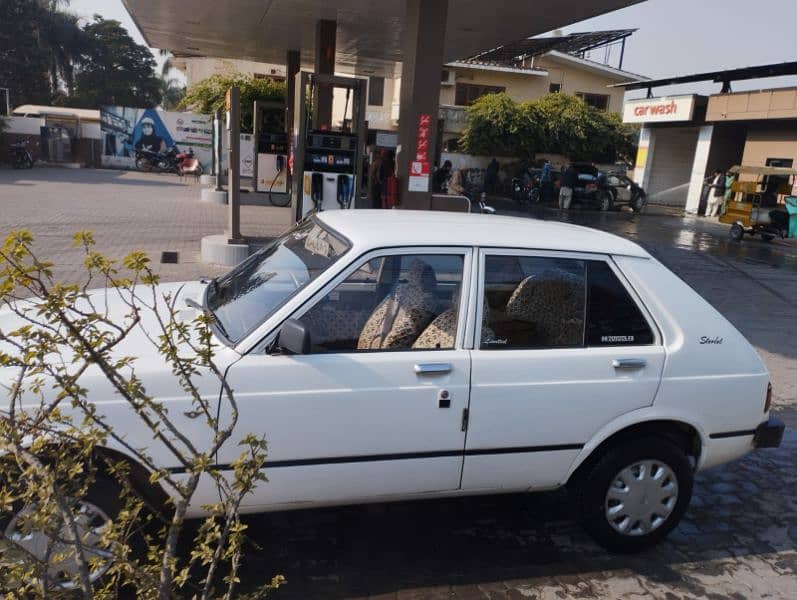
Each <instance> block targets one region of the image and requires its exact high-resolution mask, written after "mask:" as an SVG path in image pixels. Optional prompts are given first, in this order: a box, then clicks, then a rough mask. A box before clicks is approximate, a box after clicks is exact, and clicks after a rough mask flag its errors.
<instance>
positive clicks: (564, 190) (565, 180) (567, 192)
mask: <svg viewBox="0 0 797 600" xmlns="http://www.w3.org/2000/svg"><path fill="white" fill-rule="evenodd" d="M576 183H578V173H577V172H576V168H575V167H574V166H573V165H569V166H568V167H567V169H566V170H565V172H564V175H562V186H561V187H560V188H559V208H563V209H564V210H570V202H572V200H573V188H574V187H576Z"/></svg>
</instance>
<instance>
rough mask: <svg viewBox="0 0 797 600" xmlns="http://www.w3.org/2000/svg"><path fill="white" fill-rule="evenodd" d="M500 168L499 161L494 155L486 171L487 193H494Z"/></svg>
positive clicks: (485, 189) (485, 185) (485, 186)
mask: <svg viewBox="0 0 797 600" xmlns="http://www.w3.org/2000/svg"><path fill="white" fill-rule="evenodd" d="M498 169H499V165H498V161H497V160H496V159H495V157H493V160H491V161H490V164H489V165H487V170H486V171H485V173H484V192H485V193H486V194H492V193H493V192H494V191H495V184H496V182H497V181H498Z"/></svg>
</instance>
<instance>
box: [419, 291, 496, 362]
mask: <svg viewBox="0 0 797 600" xmlns="http://www.w3.org/2000/svg"><path fill="white" fill-rule="evenodd" d="M459 294H460V287H459V286H458V287H457V289H456V291H455V292H454V294H453V297H452V300H451V302H452V305H451V308H449V309H448V310H446V311H445V312H443V313H442V314H441V315H440V316H438V317H437V318H436V319H435V320H434V321H432V322H431V323H429V326H428V327H427V328H426V329H424V330H423V333H422V334H421V335H420V336H418V339H417V340H415V343H414V344H413V345H412V347H413V349H414V350H438V349H451V348H453V347H454V343H455V338H456V335H457V315H458V314H459ZM483 302H484V305H483V310H482V340H481V343H482V344H484V343H485V342H490V341H492V340H493V339H495V334H494V333H493V332H492V330H491V329H490V328H489V327H487V320H488V318H489V311H490V307H489V306H488V305H487V297H486V296H485V297H484V300H483Z"/></svg>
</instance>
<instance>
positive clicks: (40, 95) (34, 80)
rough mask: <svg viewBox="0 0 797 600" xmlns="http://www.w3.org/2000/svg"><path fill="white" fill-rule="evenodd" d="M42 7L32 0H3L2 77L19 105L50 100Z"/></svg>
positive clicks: (0, 6) (0, 16) (0, 9)
mask: <svg viewBox="0 0 797 600" xmlns="http://www.w3.org/2000/svg"><path fill="white" fill-rule="evenodd" d="M40 11H41V7H40V6H39V5H38V4H36V3H35V2H31V1H30V0H3V1H2V2H0V81H2V82H3V84H2V85H3V87H7V88H9V89H10V93H11V99H12V101H13V102H14V104H15V105H21V104H27V103H31V104H47V103H49V101H50V96H51V94H50V86H49V83H48V75H47V73H48V69H49V66H48V65H49V58H48V56H47V52H46V50H45V48H44V47H43V45H42V44H40V36H39V31H38V28H37V18H38V15H39V13H40Z"/></svg>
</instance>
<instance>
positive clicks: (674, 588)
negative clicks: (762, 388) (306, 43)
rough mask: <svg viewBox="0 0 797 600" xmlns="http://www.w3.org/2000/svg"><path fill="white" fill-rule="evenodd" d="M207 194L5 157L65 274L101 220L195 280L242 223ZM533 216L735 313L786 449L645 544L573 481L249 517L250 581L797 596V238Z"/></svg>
mask: <svg viewBox="0 0 797 600" xmlns="http://www.w3.org/2000/svg"><path fill="white" fill-rule="evenodd" d="M198 196H199V189H198V187H197V186H196V185H193V184H189V183H181V182H179V180H177V178H175V177H172V176H152V175H142V174H135V173H115V172H108V171H65V170H53V169H47V170H45V169H34V170H33V171H27V172H23V173H20V172H13V171H3V170H0V233H5V232H7V231H8V230H9V229H11V228H14V227H27V228H29V229H31V230H33V231H34V233H35V234H36V235H37V239H38V240H39V243H40V247H41V250H42V254H43V255H46V256H50V257H53V256H54V257H55V258H56V260H57V262H58V263H59V265H58V273H59V274H60V275H62V276H63V277H65V278H69V277H73V276H74V275H75V274H76V273H77V272H78V265H79V256H78V255H77V254H76V253H75V252H74V251H73V250H71V249H70V248H69V239H70V235H71V233H72V232H73V231H75V230H77V229H84V228H91V229H93V230H94V231H95V232H96V235H97V239H98V241H99V246H100V249H101V250H103V251H105V252H107V253H109V254H111V255H113V256H122V255H124V254H125V253H126V252H129V251H130V250H132V249H135V248H142V249H144V250H147V251H149V252H150V253H152V254H153V255H155V258H156V260H157V258H158V257H159V254H160V252H162V251H164V250H173V251H178V252H179V253H180V263H179V264H178V265H160V269H159V270H160V271H161V272H162V274H163V276H164V278H165V279H166V280H180V279H189V278H195V277H197V276H199V275H201V274H215V273H217V272H218V271H219V270H218V269H213V268H210V267H206V266H203V265H201V264H200V263H199V262H198V249H199V240H200V238H201V237H202V236H203V235H207V234H212V233H220V232H221V230H222V229H223V227H224V222H225V207H218V206H208V205H201V204H199V202H198ZM509 208H511V207H510V206H509V205H507V206H506V207H504V206H500V205H499V209H501V210H502V212H508V211H507V210H506V209H509ZM533 216H535V217H537V218H543V219H560V220H568V221H571V222H575V223H581V224H586V225H589V226H593V227H597V228H600V229H604V230H607V231H611V232H614V233H617V234H619V235H623V236H625V237H629V238H631V239H633V240H635V241H637V242H639V243H641V244H642V245H644V246H645V247H646V248H648V250H649V251H650V252H652V253H653V254H654V255H655V256H657V257H658V258H659V259H660V260H661V261H662V262H664V263H665V264H666V265H668V266H669V267H670V268H671V269H673V270H674V271H675V272H676V273H678V275H680V276H681V277H682V278H684V279H685V280H686V281H687V282H688V283H690V284H691V285H692V286H693V287H694V288H695V289H697V291H698V292H700V293H701V294H702V295H703V296H704V297H705V298H706V299H707V300H709V302H711V303H712V304H713V305H714V306H716V307H717V308H718V309H719V310H720V311H721V312H722V313H723V314H725V315H726V316H727V317H728V318H729V319H730V320H731V321H732V322H733V323H734V324H735V325H736V326H737V327H739V329H740V330H741V331H742V332H744V334H745V335H746V336H747V337H748V339H750V340H751V341H752V342H753V344H755V346H756V347H757V348H758V349H759V351H760V352H761V354H762V356H763V357H764V359H765V361H766V363H767V365H768V367H769V369H770V371H771V373H772V379H773V384H774V386H775V394H776V398H775V402H776V406H777V409H778V413H779V414H780V415H781V417H782V418H784V420H786V422H787V424H788V425H789V430H788V431H787V433H786V438H785V442H784V445H783V447H781V448H779V449H777V450H766V451H761V452H758V453H755V454H753V455H751V456H749V457H746V458H745V459H743V460H741V461H738V462H736V463H734V464H731V465H726V466H723V467H720V468H717V469H714V470H711V471H709V472H707V473H704V474H701V475H700V476H699V477H698V479H697V484H696V488H695V497H694V499H693V502H692V505H691V507H690V509H689V511H688V513H687V516H686V518H685V520H684V522H683V523H682V524H681V526H680V527H678V529H677V530H676V531H675V532H674V533H673V534H672V535H671V536H670V537H669V539H668V540H667V541H666V542H665V543H663V544H662V545H660V546H659V547H658V548H656V549H654V550H651V551H649V552H647V553H644V554H642V555H639V556H635V557H626V556H611V555H608V554H606V553H605V552H603V551H602V550H601V549H600V548H598V547H597V546H596V545H595V544H593V543H592V542H591V541H590V540H589V539H588V538H587V537H586V536H585V535H584V534H583V533H582V531H581V530H580V529H579V527H578V526H577V525H576V524H575V523H574V522H573V521H572V520H571V519H570V518H569V515H568V514H567V512H566V510H565V509H564V506H565V503H564V498H563V496H562V495H560V494H541V495H535V496H513V497H489V498H477V499H469V500H457V501H438V502H422V503H399V504H390V505H378V506H369V507H351V508H343V509H325V510H317V511H303V512H296V513H279V514H272V515H263V516H258V517H253V518H249V519H248V523H249V524H250V526H251V531H252V532H253V533H254V538H255V541H256V543H257V544H258V545H259V547H260V548H259V549H257V550H254V551H253V552H252V553H251V554H250V556H249V558H248V561H247V563H246V565H245V568H244V572H243V573H242V579H243V582H244V586H245V587H246V586H249V585H254V584H255V583H257V582H261V581H263V580H264V579H265V578H266V577H267V576H270V575H271V574H274V573H283V574H284V575H286V576H287V578H288V580H289V584H288V585H287V586H286V587H285V588H283V590H281V591H280V592H279V593H277V594H275V595H274V597H275V598H301V599H306V598H366V597H371V598H462V599H464V598H474V599H476V598H478V599H483V598H536V599H542V598H557V599H562V598H588V599H592V598H595V599H597V598H628V599H631V598H642V597H655V598H667V599H673V600H674V599H677V598H712V599H717V600H719V599H724V598H738V599H747V598H797V465H795V451H796V450H797V343H795V341H794V340H797V306H795V298H797V244H795V243H793V242H783V241H776V242H773V243H771V244H767V243H765V242H762V241H760V240H745V241H744V242H743V243H741V244H735V243H731V242H729V241H728V239H727V227H726V226H722V225H719V224H717V223H716V222H713V221H708V220H704V219H700V218H696V217H679V216H673V215H672V214H671V211H665V210H658V209H655V208H654V209H652V210H651V211H650V213H649V214H645V215H641V216H637V215H633V214H631V213H625V212H623V213H610V214H601V213H595V212H587V211H573V212H571V213H568V214H562V213H560V212H559V211H557V210H552V209H538V210H536V211H535V214H534V215H533ZM242 220H243V223H244V225H243V229H244V233H247V234H250V235H257V236H266V235H269V234H270V233H273V226H272V225H270V223H269V218H268V212H267V211H265V210H263V209H259V208H256V207H245V208H244V215H243V219H242Z"/></svg>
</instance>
